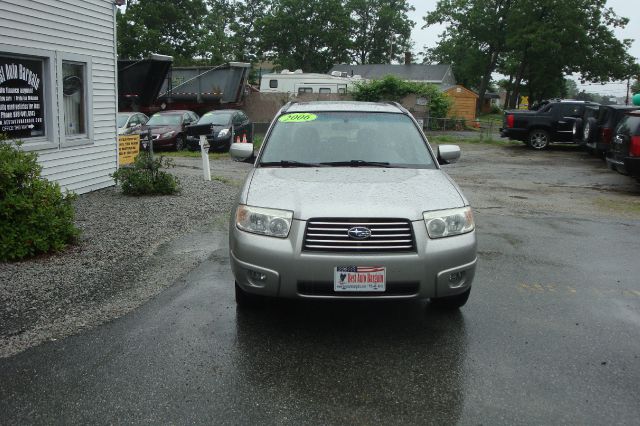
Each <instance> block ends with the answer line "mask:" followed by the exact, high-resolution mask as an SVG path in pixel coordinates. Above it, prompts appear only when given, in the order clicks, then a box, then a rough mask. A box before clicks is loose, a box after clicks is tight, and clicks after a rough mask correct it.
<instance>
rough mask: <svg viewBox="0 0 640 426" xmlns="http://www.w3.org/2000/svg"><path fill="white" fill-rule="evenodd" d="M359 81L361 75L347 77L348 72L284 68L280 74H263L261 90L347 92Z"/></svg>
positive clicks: (280, 91) (299, 92)
mask: <svg viewBox="0 0 640 426" xmlns="http://www.w3.org/2000/svg"><path fill="white" fill-rule="evenodd" d="M358 81H364V80H363V79H362V78H361V77H360V76H359V75H355V76H353V77H347V76H346V73H340V72H334V73H333V74H318V73H303V72H302V70H295V71H293V72H292V71H289V70H283V71H282V72H281V73H278V74H263V75H262V78H261V79H260V91H261V92H264V93H295V94H304V93H321V94H330V93H347V92H349V91H350V90H351V88H352V87H353V84H354V83H356V82H358Z"/></svg>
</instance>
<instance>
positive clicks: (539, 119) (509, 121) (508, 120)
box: [500, 100, 597, 149]
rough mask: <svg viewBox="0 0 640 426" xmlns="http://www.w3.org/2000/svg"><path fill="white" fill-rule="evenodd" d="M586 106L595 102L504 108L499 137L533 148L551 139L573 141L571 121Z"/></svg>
mask: <svg viewBox="0 0 640 426" xmlns="http://www.w3.org/2000/svg"><path fill="white" fill-rule="evenodd" d="M587 105H597V104H595V103H593V102H585V101H574V100H554V101H549V102H547V103H546V104H545V105H543V106H542V107H541V108H540V109H538V110H537V111H527V110H509V111H505V112H504V121H503V127H502V128H501V129H500V136H502V137H503V138H509V139H515V140H519V141H522V142H524V143H526V144H527V145H529V146H530V147H531V148H534V149H545V148H547V147H548V146H549V144H550V143H553V142H560V143H573V142H574V138H573V122H574V121H575V120H576V118H579V117H582V115H583V113H584V109H585V107H586V106H587Z"/></svg>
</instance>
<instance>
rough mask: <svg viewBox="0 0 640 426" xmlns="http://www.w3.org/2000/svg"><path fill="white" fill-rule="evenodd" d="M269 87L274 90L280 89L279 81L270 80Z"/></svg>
mask: <svg viewBox="0 0 640 426" xmlns="http://www.w3.org/2000/svg"><path fill="white" fill-rule="evenodd" d="M269 87H270V88H272V89H277V88H278V80H269Z"/></svg>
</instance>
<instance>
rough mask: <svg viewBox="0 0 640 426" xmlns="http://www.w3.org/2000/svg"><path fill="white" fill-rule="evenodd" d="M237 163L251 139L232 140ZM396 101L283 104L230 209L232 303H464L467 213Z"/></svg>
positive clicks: (472, 250)
mask: <svg viewBox="0 0 640 426" xmlns="http://www.w3.org/2000/svg"><path fill="white" fill-rule="evenodd" d="M231 155H232V156H233V157H234V158H235V159H237V160H239V159H246V158H248V157H251V156H252V155H253V146H252V144H241V143H240V144H238V143H236V144H233V145H232V147H231ZM459 157H460V149H459V148H458V147H457V146H455V145H440V147H439V148H438V151H437V153H434V152H433V150H432V149H431V147H430V146H429V143H428V142H427V140H426V137H425V136H424V134H423V133H422V131H421V129H420V127H419V125H418V123H417V122H416V120H415V119H414V118H413V117H412V115H411V114H410V113H409V112H408V111H407V110H406V109H404V108H403V107H402V106H400V105H399V104H397V103H368V102H304V103H289V104H287V105H285V106H284V107H283V108H282V109H281V110H280V111H279V112H278V114H277V115H276V117H275V118H274V120H273V122H272V123H271V125H270V127H269V130H268V131H267V134H266V136H265V139H264V143H263V144H262V147H261V149H260V151H259V153H258V155H257V156H256V159H255V163H254V167H253V169H252V170H251V172H250V173H249V174H248V176H247V178H246V180H245V182H244V185H243V187H242V190H241V191H240V194H239V197H238V202H237V206H236V207H235V208H234V209H233V211H232V214H231V223H230V227H229V248H230V257H231V268H232V270H233V274H234V276H235V280H236V284H235V286H236V302H237V303H238V305H240V306H243V305H253V304H255V303H256V302H258V301H259V300H260V299H262V298H263V297H264V296H274V297H285V298H306V299H411V298H430V299H431V303H432V304H436V305H438V306H442V307H445V308H459V307H460V306H462V305H464V304H465V303H466V301H467V299H468V298H469V293H470V291H471V283H472V281H473V277H474V273H475V267H476V245H477V244H476V234H475V224H474V219H473V213H472V211H471V207H470V206H469V203H468V202H467V200H466V198H465V197H464V195H462V192H461V191H460V188H458V186H457V185H456V184H455V183H454V182H453V180H452V179H451V178H450V177H449V176H448V175H447V174H446V173H445V172H444V171H442V170H441V169H440V164H447V163H451V162H455V161H456V160H457V159H458V158H459Z"/></svg>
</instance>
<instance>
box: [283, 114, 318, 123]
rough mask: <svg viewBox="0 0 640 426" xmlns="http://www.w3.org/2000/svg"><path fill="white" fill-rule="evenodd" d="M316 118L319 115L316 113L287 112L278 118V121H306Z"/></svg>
mask: <svg viewBox="0 0 640 426" xmlns="http://www.w3.org/2000/svg"><path fill="white" fill-rule="evenodd" d="M316 118H318V116H317V115H315V114H309V113H306V112H303V113H300V112H298V113H294V114H285V115H283V116H282V117H280V118H278V121H280V122H282V123H305V122H307V121H313V120H315V119H316Z"/></svg>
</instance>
